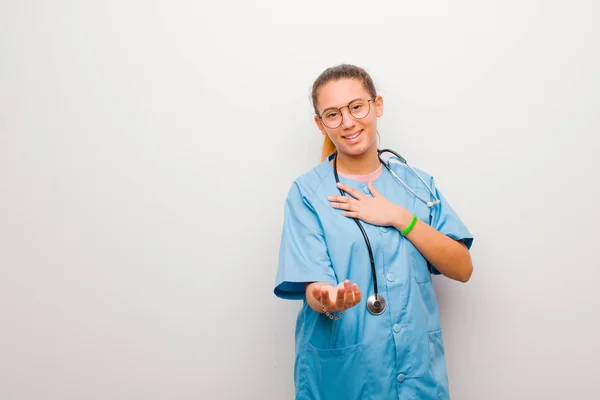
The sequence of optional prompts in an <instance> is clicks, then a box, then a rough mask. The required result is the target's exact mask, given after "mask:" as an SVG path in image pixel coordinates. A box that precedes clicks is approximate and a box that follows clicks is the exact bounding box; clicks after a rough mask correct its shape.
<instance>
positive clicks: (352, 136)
mask: <svg viewBox="0 0 600 400" xmlns="http://www.w3.org/2000/svg"><path fill="white" fill-rule="evenodd" d="M362 132H363V131H362V130H361V131H359V132H356V133H354V134H352V135H346V136H342V137H343V138H344V139H346V140H353V139H356V138H357V137H359V136H360V135H361V134H362Z"/></svg>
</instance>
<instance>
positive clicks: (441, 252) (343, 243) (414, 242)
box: [275, 65, 473, 400]
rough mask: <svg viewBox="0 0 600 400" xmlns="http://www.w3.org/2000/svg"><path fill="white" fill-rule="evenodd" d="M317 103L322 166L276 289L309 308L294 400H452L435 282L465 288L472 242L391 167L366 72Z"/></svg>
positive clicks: (287, 217)
mask: <svg viewBox="0 0 600 400" xmlns="http://www.w3.org/2000/svg"><path fill="white" fill-rule="evenodd" d="M312 101H313V106H314V109H315V114H316V115H315V122H316V124H317V126H318V127H319V129H320V131H321V133H322V134H323V135H324V136H325V142H324V146H323V157H322V158H323V160H322V162H321V163H320V164H319V165H317V166H316V167H315V168H313V169H312V170H311V171H309V172H307V173H306V174H304V175H302V176H300V177H299V178H297V179H296V180H295V181H294V183H293V185H292V187H291V189H290V191H289V193H288V196H287V199H286V203H285V214H284V226H283V234H282V238H281V247H280V257H279V267H278V271H277V279H276V284H275V294H276V295H277V296H279V297H281V298H284V299H302V300H304V304H303V307H302V309H301V311H300V313H299V314H298V318H297V326H296V359H295V366H294V382H295V386H296V398H297V399H315V400H330V399H348V400H352V399H356V400H365V399H376V400H382V399H421V400H423V399H448V398H449V394H448V379H447V373H446V362H445V358H444V346H443V342H442V332H441V329H440V321H439V316H438V306H437V300H436V296H435V292H434V290H433V286H432V282H431V274H443V275H445V276H447V277H449V278H451V279H455V280H458V281H461V282H466V281H468V280H469V278H470V276H471V273H472V269H473V267H472V263H471V257H470V254H469V248H470V247H471V244H472V241H473V238H472V236H471V234H470V233H469V231H468V230H467V228H466V227H465V225H464V224H463V223H462V222H461V221H460V219H459V218H458V217H457V215H456V214H455V213H454V211H453V210H452V208H451V207H450V205H449V204H448V202H447V201H446V200H445V199H444V197H443V196H442V194H441V193H440V191H439V190H438V189H437V188H436V186H435V181H434V179H433V178H432V177H431V176H429V175H428V174H426V173H425V172H423V171H419V170H416V172H417V173H418V175H416V174H415V173H414V172H413V170H411V169H410V168H409V167H407V166H406V165H405V164H402V163H397V162H390V163H389V166H390V168H391V171H389V170H388V169H387V168H382V165H383V164H382V161H381V160H380V158H379V155H378V151H377V139H378V133H377V118H378V117H381V116H382V115H383V99H382V98H381V96H378V95H377V93H376V90H375V86H374V84H373V81H372V80H371V78H370V76H369V75H368V74H367V72H365V71H364V70H363V69H362V68H359V67H356V66H352V65H339V66H335V67H332V68H329V69H327V70H325V71H324V72H323V73H322V74H321V75H320V76H319V77H318V78H317V79H316V81H315V82H314V84H313V91H312ZM392 172H393V173H394V174H395V175H396V176H397V178H399V179H401V180H402V181H403V182H404V183H405V184H406V185H407V186H408V187H409V188H410V189H411V190H412V191H413V192H414V194H413V193H411V191H409V190H407V188H406V187H405V186H403V185H402V184H401V183H400V182H399V180H398V179H397V178H396V177H395V176H394V175H393V174H392ZM336 175H337V179H336ZM419 176H420V177H422V180H421V179H420V178H419ZM338 180H339V183H337V181H338ZM342 193H344V195H343V196H342ZM415 194H416V195H418V196H419V197H417V196H415ZM419 198H421V199H424V200H425V201H421V200H420V199H419ZM437 200H439V202H438V201H437ZM428 202H429V204H427V203H428ZM356 221H358V222H360V225H361V226H362V228H363V229H364V231H365V234H366V237H365V236H364V235H363V233H362V231H361V229H359V227H357V225H359V224H358V223H356ZM367 240H368V242H369V245H370V249H371V251H369V247H368V246H367V244H366V243H367ZM371 260H372V261H371ZM370 266H371V268H370ZM373 270H374V273H373ZM375 291H377V294H375Z"/></svg>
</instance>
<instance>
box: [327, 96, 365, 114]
mask: <svg viewBox="0 0 600 400" xmlns="http://www.w3.org/2000/svg"><path fill="white" fill-rule="evenodd" d="M356 100H362V98H361V97H358V98H356V99H354V100H351V101H350V102H349V103H346V104H344V105H343V106H341V107H346V106H347V105H349V104H352V103H354V102H355V101H356ZM341 107H327V108H326V109H324V110H323V111H321V115H322V114H323V113H324V112H325V111H329V110H339V109H340V108H341Z"/></svg>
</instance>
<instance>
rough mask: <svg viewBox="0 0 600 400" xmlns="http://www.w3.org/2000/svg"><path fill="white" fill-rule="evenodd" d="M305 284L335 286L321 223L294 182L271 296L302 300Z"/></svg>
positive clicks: (285, 209) (285, 215) (286, 204)
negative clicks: (318, 283) (315, 283)
mask: <svg viewBox="0 0 600 400" xmlns="http://www.w3.org/2000/svg"><path fill="white" fill-rule="evenodd" d="M305 282H327V283H330V284H332V285H337V280H336V276H335V273H334V271H333V268H332V266H331V261H330V258H329V254H328V252H327V245H326V243H325V236H324V233H323V229H322V227H321V224H320V221H319V219H318V217H317V214H316V213H315V211H314V209H313V208H312V206H311V204H310V202H309V200H308V199H307V198H306V196H304V195H303V194H302V191H301V188H300V187H299V185H298V183H296V182H295V183H294V184H293V185H292V187H291V189H290V191H289V193H288V195H287V198H286V201H285V208H284V219H283V231H282V234H281V244H280V248H279V265H278V270H277V278H276V283H275V290H274V293H275V295H276V296H278V297H280V298H283V299H290V300H303V299H304V298H305Z"/></svg>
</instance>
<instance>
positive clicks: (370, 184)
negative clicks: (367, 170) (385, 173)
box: [367, 182, 381, 197]
mask: <svg viewBox="0 0 600 400" xmlns="http://www.w3.org/2000/svg"><path fill="white" fill-rule="evenodd" d="M367 186H368V187H369V191H370V192H371V194H372V195H373V197H377V196H381V193H379V190H377V188H376V187H375V185H373V182H369V184H368V185H367Z"/></svg>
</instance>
